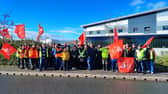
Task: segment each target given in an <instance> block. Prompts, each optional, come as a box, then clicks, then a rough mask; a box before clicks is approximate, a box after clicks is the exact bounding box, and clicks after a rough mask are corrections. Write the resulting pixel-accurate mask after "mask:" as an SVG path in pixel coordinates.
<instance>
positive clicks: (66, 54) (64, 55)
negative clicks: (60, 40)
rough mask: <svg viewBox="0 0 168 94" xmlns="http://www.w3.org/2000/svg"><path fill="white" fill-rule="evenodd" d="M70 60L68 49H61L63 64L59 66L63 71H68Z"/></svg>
mask: <svg viewBox="0 0 168 94" xmlns="http://www.w3.org/2000/svg"><path fill="white" fill-rule="evenodd" d="M69 59H70V53H69V51H68V47H65V48H64V49H63V52H62V63H63V66H61V68H63V70H64V71H67V70H68V61H69Z"/></svg>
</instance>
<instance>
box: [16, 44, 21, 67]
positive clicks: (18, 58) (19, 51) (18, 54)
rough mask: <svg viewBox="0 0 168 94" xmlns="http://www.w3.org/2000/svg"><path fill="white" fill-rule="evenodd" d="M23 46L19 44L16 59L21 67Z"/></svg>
mask: <svg viewBox="0 0 168 94" xmlns="http://www.w3.org/2000/svg"><path fill="white" fill-rule="evenodd" d="M21 47H22V46H19V48H17V51H16V61H17V67H18V68H20V64H21V62H20V61H21V60H20V54H21Z"/></svg>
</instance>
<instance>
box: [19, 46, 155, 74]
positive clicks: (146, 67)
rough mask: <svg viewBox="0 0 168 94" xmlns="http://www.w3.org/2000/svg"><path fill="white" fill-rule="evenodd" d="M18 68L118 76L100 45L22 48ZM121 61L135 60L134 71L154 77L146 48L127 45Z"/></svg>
mask: <svg viewBox="0 0 168 94" xmlns="http://www.w3.org/2000/svg"><path fill="white" fill-rule="evenodd" d="M16 57H17V66H18V67H19V68H21V69H24V68H27V69H31V70H34V69H37V68H38V69H39V70H40V71H42V70H45V69H46V68H48V67H53V68H54V69H55V70H64V71H67V70H71V69H87V70H94V69H103V70H104V71H107V70H112V71H114V72H118V66H117V59H115V58H112V57H111V56H110V54H109V49H108V48H107V47H101V45H97V46H94V45H93V44H90V45H73V46H72V47H70V46H69V45H67V44H66V43H64V45H61V44H53V45H51V46H48V45H46V44H42V46H39V45H35V44H33V45H26V44H25V45H21V46H20V47H19V48H18V49H17V52H16ZM122 57H134V71H135V72H142V73H151V74H153V73H154V60H155V51H154V50H153V49H152V48H150V47H149V45H148V46H147V47H146V48H142V46H141V45H138V46H137V47H136V45H135V44H132V45H131V46H130V45H129V44H128V43H127V44H125V45H123V53H122Z"/></svg>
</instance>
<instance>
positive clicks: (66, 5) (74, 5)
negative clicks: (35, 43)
mask: <svg viewBox="0 0 168 94" xmlns="http://www.w3.org/2000/svg"><path fill="white" fill-rule="evenodd" d="M167 5H168V0H0V15H2V14H6V13H10V16H11V17H10V19H12V20H13V21H14V22H15V24H22V23H24V24H25V26H26V32H27V37H29V38H36V36H37V33H38V24H39V23H41V26H43V28H44V32H45V34H44V35H43V37H44V36H48V37H50V38H52V39H60V40H62V39H64V40H74V39H77V38H78V36H79V35H80V34H81V33H82V32H83V31H82V28H81V27H80V25H83V24H88V23H92V22H96V21H101V20H106V19H110V18H115V17H119V16H125V15H128V14H133V13H137V12H142V11H146V10H151V9H156V8H162V7H166V6H167ZM0 19H2V16H0Z"/></svg>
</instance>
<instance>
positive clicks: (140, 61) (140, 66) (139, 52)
mask: <svg viewBox="0 0 168 94" xmlns="http://www.w3.org/2000/svg"><path fill="white" fill-rule="evenodd" d="M144 54H145V49H143V48H141V45H138V48H137V50H136V55H135V56H136V61H137V64H138V72H141V73H144Z"/></svg>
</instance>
